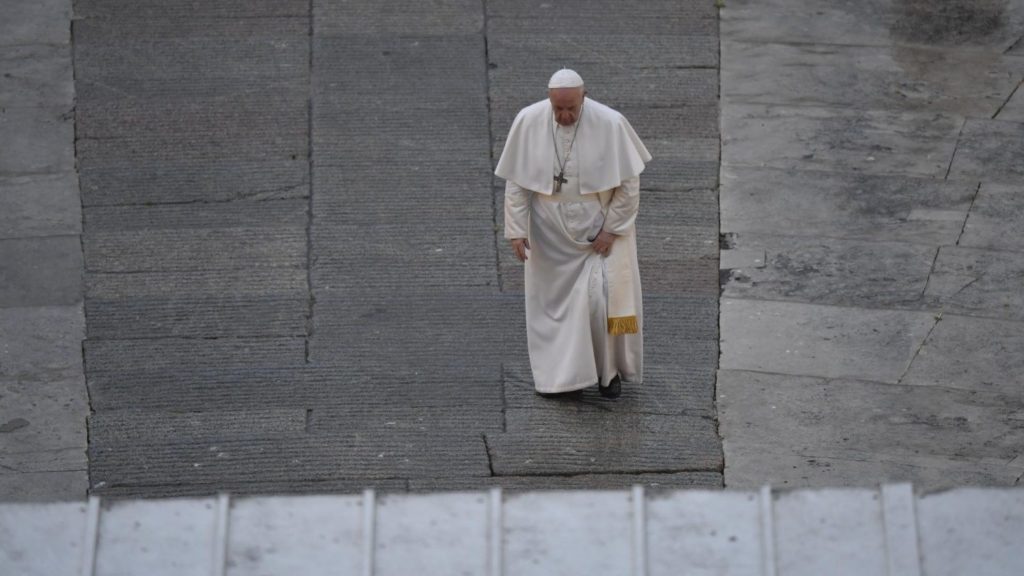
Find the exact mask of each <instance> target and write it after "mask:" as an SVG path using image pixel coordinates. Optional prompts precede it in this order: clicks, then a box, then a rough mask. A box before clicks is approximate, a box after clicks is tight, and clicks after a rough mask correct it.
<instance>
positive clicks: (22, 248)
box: [0, 236, 82, 308]
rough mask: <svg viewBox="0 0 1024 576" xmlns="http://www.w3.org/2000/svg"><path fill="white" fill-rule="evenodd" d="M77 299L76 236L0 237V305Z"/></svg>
mask: <svg viewBox="0 0 1024 576" xmlns="http://www.w3.org/2000/svg"><path fill="white" fill-rule="evenodd" d="M81 301H82V247H81V243H80V242H79V240H78V236H49V237H45V238H20V239H9V240H0V308H6V307H13V306H48V305H64V304H75V303H77V302H81Z"/></svg>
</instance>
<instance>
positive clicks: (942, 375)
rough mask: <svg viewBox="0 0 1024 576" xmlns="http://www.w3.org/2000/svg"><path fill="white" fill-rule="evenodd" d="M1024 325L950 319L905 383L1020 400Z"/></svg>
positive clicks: (949, 316)
mask: <svg viewBox="0 0 1024 576" xmlns="http://www.w3.org/2000/svg"><path fill="white" fill-rule="evenodd" d="M1022 350H1024V324H1022V323H1020V322H1002V321H997V320H993V319H991V318H983V319H982V318H970V317H966V316H957V315H954V314H945V315H943V317H942V320H941V321H940V322H939V323H938V324H936V325H935V329H934V330H933V331H932V333H931V334H930V335H929V336H928V340H927V341H926V342H925V343H924V346H923V347H922V348H921V352H920V353H919V354H918V355H917V357H916V358H915V359H914V362H913V363H912V364H911V365H910V370H909V371H908V372H907V374H906V376H905V377H904V378H903V380H902V381H901V382H903V383H904V384H913V385H921V386H942V387H944V388H952V389H960V390H973V391H977V392H983V393H999V394H1004V395H1006V396H1007V398H1010V399H1012V398H1016V397H1019V395H1020V375H1021V373H1022V372H1024V354H1022V353H1021V351H1022Z"/></svg>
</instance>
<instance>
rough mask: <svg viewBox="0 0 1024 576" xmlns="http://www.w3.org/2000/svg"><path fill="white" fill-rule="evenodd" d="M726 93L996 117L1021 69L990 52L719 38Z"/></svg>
mask: <svg viewBox="0 0 1024 576" xmlns="http://www.w3.org/2000/svg"><path fill="white" fill-rule="evenodd" d="M722 59H723V61H724V64H725V66H724V67H723V75H722V97H723V99H725V100H728V101H734V102H737V103H741V102H742V103H747V104H786V105H790V106H795V105H800V106H835V107H841V108H853V109H864V110H891V111H899V110H913V111H928V112H943V113H947V114H956V115H960V116H983V117H991V116H992V115H993V114H995V112H996V111H997V110H998V109H999V107H1000V106H1001V105H1002V104H1003V103H1004V102H1005V101H1006V99H1007V98H1008V97H1009V96H1010V93H1011V92H1012V91H1013V90H1014V89H1015V88H1016V87H1017V84H1018V83H1019V82H1020V81H1021V74H1022V72H1024V67H1022V66H1021V65H1020V64H1019V63H1017V62H1014V61H1013V60H1008V59H1005V58H1002V57H1001V55H1000V54H998V53H996V52H991V51H987V50H960V51H949V50H944V49H940V48H932V47H927V46H903V45H895V46H886V47H868V46H837V45H834V44H828V45H822V44H795V45H794V44H769V43H763V42H749V43H748V42H735V41H731V40H727V41H724V42H723V43H722Z"/></svg>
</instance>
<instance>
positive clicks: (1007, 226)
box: [957, 183, 1024, 252]
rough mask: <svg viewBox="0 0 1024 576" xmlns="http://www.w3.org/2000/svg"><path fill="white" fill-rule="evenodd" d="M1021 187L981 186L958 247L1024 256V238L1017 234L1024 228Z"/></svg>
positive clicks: (983, 184) (985, 184)
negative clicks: (1020, 196)
mask: <svg viewBox="0 0 1024 576" xmlns="http://www.w3.org/2000/svg"><path fill="white" fill-rule="evenodd" d="M1019 194H1020V186H1019V185H1017V186H1009V185H999V184H989V183H982V185H981V188H980V189H979V190H978V197H977V199H976V200H975V201H974V205H973V206H972V207H971V214H970V216H968V218H967V223H966V224H965V225H964V233H963V237H961V238H960V239H959V241H958V242H957V245H958V246H963V247H966V248H986V249H990V250H1013V251H1015V252H1024V238H1020V237H1019V236H1018V235H1017V234H1015V233H1014V231H1016V230H1021V229H1022V228H1024V206H1022V205H1021V203H1020V202H1019Z"/></svg>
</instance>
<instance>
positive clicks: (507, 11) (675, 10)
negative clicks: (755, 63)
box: [487, 0, 718, 30]
mask: <svg viewBox="0 0 1024 576" xmlns="http://www.w3.org/2000/svg"><path fill="white" fill-rule="evenodd" d="M487 13H488V16H490V17H492V18H508V19H510V20H512V19H514V20H518V21H529V20H531V19H534V18H536V19H548V20H555V21H561V22H565V21H576V22H578V23H579V26H580V27H581V28H583V27H586V29H588V30H590V29H591V27H592V26H593V25H594V23H596V22H600V21H602V20H603V21H606V22H608V23H609V24H617V25H618V26H619V28H620V29H621V27H622V26H628V25H629V19H627V18H625V17H626V16H635V17H637V18H645V17H646V18H650V19H651V20H662V21H667V22H670V23H672V24H681V23H683V22H686V23H688V24H690V25H691V26H694V25H702V24H704V23H703V22H702V20H704V19H710V20H711V21H712V22H713V21H714V19H715V18H716V17H717V15H718V10H717V8H716V7H715V6H714V5H713V4H712V5H708V4H707V3H706V2H692V1H687V2H674V1H672V0H653V1H650V2H648V1H644V0H624V1H621V2H617V1H615V0H595V1H590V0H567V1H563V2H547V1H545V0H528V1H525V2H520V1H517V0H491V1H489V2H488V3H487ZM613 16H614V17H613Z"/></svg>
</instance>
